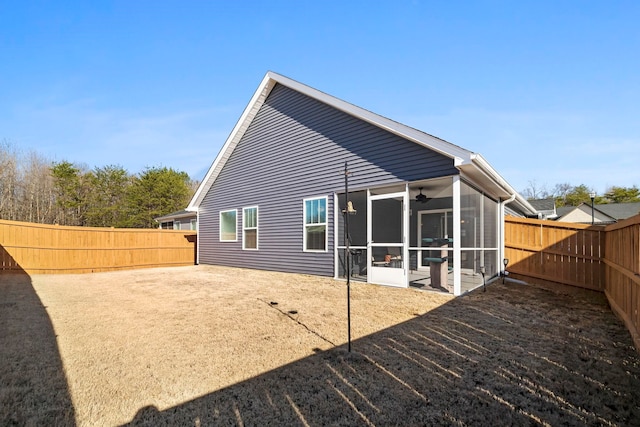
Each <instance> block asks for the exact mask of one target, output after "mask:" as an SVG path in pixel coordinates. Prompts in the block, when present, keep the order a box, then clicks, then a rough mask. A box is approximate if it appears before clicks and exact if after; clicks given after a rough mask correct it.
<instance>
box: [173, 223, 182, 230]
mask: <svg viewBox="0 0 640 427" xmlns="http://www.w3.org/2000/svg"><path fill="white" fill-rule="evenodd" d="M173 229H174V230H180V221H173Z"/></svg>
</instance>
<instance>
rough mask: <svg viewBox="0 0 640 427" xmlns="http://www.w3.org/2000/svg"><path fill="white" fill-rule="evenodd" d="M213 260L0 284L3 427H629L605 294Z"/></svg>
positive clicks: (635, 377) (625, 338)
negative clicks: (447, 284) (439, 285)
mask: <svg viewBox="0 0 640 427" xmlns="http://www.w3.org/2000/svg"><path fill="white" fill-rule="evenodd" d="M351 325H352V340H353V341H352V351H351V352H349V351H347V345H346V342H347V298H346V283H345V282H342V281H335V280H332V279H329V278H322V277H314V276H305V275H295V274H283V273H273V272H264V271H255V270H245V269H232V268H222V267H214V266H193V267H180V268H160V269H150V270H135V271H122V272H114V273H96V274H86V275H58V276H55V275H42V276H32V277H29V276H27V275H22V276H7V275H4V276H3V275H0V405H1V406H0V424H1V425H79V426H114V425H148V426H157V425H193V426H205V425H246V426H249V425H302V426H317V425H349V426H353V425H369V426H371V425H377V426H381V425H460V426H465V425H552V426H556V425H575V426H583V425H594V426H600V425H611V426H633V425H640V356H639V355H638V353H637V352H636V350H635V349H634V347H633V345H632V343H631V338H630V335H629V333H628V332H627V331H626V329H625V328H624V326H623V324H622V322H620V321H619V320H618V319H617V318H616V317H615V316H614V314H613V313H612V312H611V311H610V310H609V307H608V305H607V302H606V299H605V297H604V296H603V295H602V294H599V293H595V292H591V291H586V290H580V289H576V288H570V287H555V288H551V287H548V286H543V285H533V284H531V285H521V284H515V283H507V284H506V285H505V284H502V283H500V282H498V283H494V284H491V285H490V286H488V287H487V291H486V293H485V292H482V291H479V292H474V293H472V294H469V295H466V296H463V297H460V298H457V299H453V298H452V297H450V296H447V295H443V294H437V293H431V292H424V291H419V290H415V289H394V288H388V287H381V286H374V285H368V284H363V283H352V284H351Z"/></svg>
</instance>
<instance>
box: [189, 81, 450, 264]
mask: <svg viewBox="0 0 640 427" xmlns="http://www.w3.org/2000/svg"><path fill="white" fill-rule="evenodd" d="M345 161H348V162H349V169H350V170H351V171H352V173H353V175H352V176H351V177H350V179H349V185H350V186H352V188H366V187H374V186H378V185H385V184H393V183H398V182H405V181H414V180H418V179H426V178H433V177H438V176H444V175H452V174H455V173H457V170H456V169H455V167H454V166H453V161H452V160H451V159H450V158H448V157H445V156H442V155H440V154H438V153H435V152H432V151H430V150H428V149H426V148H424V147H422V146H420V145H418V144H416V143H413V142H411V141H407V140H404V139H402V138H400V137H398V136H396V135H394V134H392V133H390V132H387V131H385V130H383V129H380V128H378V127H376V126H373V125H371V124H368V123H366V122H363V121H361V120H359V119H356V118H354V117H352V116H350V115H348V114H346V113H343V112H341V111H338V110H336V109H334V108H332V107H329V106H328V105H326V104H323V103H321V102H319V101H316V100H314V99H312V98H309V97H307V96H305V95H302V94H300V93H298V92H296V91H293V90H291V89H289V88H287V87H284V86H281V85H276V87H275V88H274V89H273V90H272V92H271V94H270V95H269V97H268V98H267V100H266V102H265V104H264V105H263V106H262V108H261V109H260V111H259V112H258V113H257V115H256V117H255V118H254V120H253V121H252V123H251V125H250V126H249V128H248V129H247V131H246V132H245V134H244V136H243V137H242V139H241V140H240V142H239V143H238V145H237V146H236V148H235V150H234V151H233V153H232V155H231V156H230V158H229V160H228V161H227V162H226V164H225V166H224V168H223V169H222V170H221V171H220V174H219V175H218V177H217V179H216V182H215V183H214V184H213V185H212V187H211V189H210V190H209V192H208V193H207V195H206V196H205V198H204V200H203V202H202V204H201V206H200V228H199V234H200V262H201V263H204V264H220V265H229V266H237V267H250V268H258V269H265V270H278V271H289V272H297V273H309V274H319V275H326V276H332V275H333V251H332V250H331V249H332V248H333V235H334V232H333V193H334V192H340V191H341V190H342V189H343V187H344V175H343V169H344V162H345ZM322 196H326V197H327V199H328V206H327V208H328V213H327V220H328V229H327V232H328V241H329V243H328V248H329V250H328V251H327V252H326V253H305V252H303V247H302V245H303V239H302V236H303V199H304V198H308V197H322ZM248 206H258V208H259V218H258V222H259V228H258V240H259V250H258V251H243V250H242V208H243V207H248ZM226 209H237V210H238V241H237V242H219V211H220V210H226Z"/></svg>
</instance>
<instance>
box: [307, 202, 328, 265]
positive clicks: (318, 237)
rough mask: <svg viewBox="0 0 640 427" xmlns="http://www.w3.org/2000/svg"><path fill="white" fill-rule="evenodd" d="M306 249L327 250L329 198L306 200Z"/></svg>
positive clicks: (310, 250) (313, 250) (314, 250)
mask: <svg viewBox="0 0 640 427" xmlns="http://www.w3.org/2000/svg"><path fill="white" fill-rule="evenodd" d="M303 240H304V242H303V245H304V251H306V252H326V250H327V198H326V197H320V198H317V199H305V200H304V236H303Z"/></svg>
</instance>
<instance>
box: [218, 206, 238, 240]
mask: <svg viewBox="0 0 640 427" xmlns="http://www.w3.org/2000/svg"><path fill="white" fill-rule="evenodd" d="M236 215H237V211H236V210H235V209H231V210H228V211H220V241H221V242H236V241H238V237H237V234H236V232H237V231H236V230H237V228H238V226H237V222H236Z"/></svg>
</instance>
